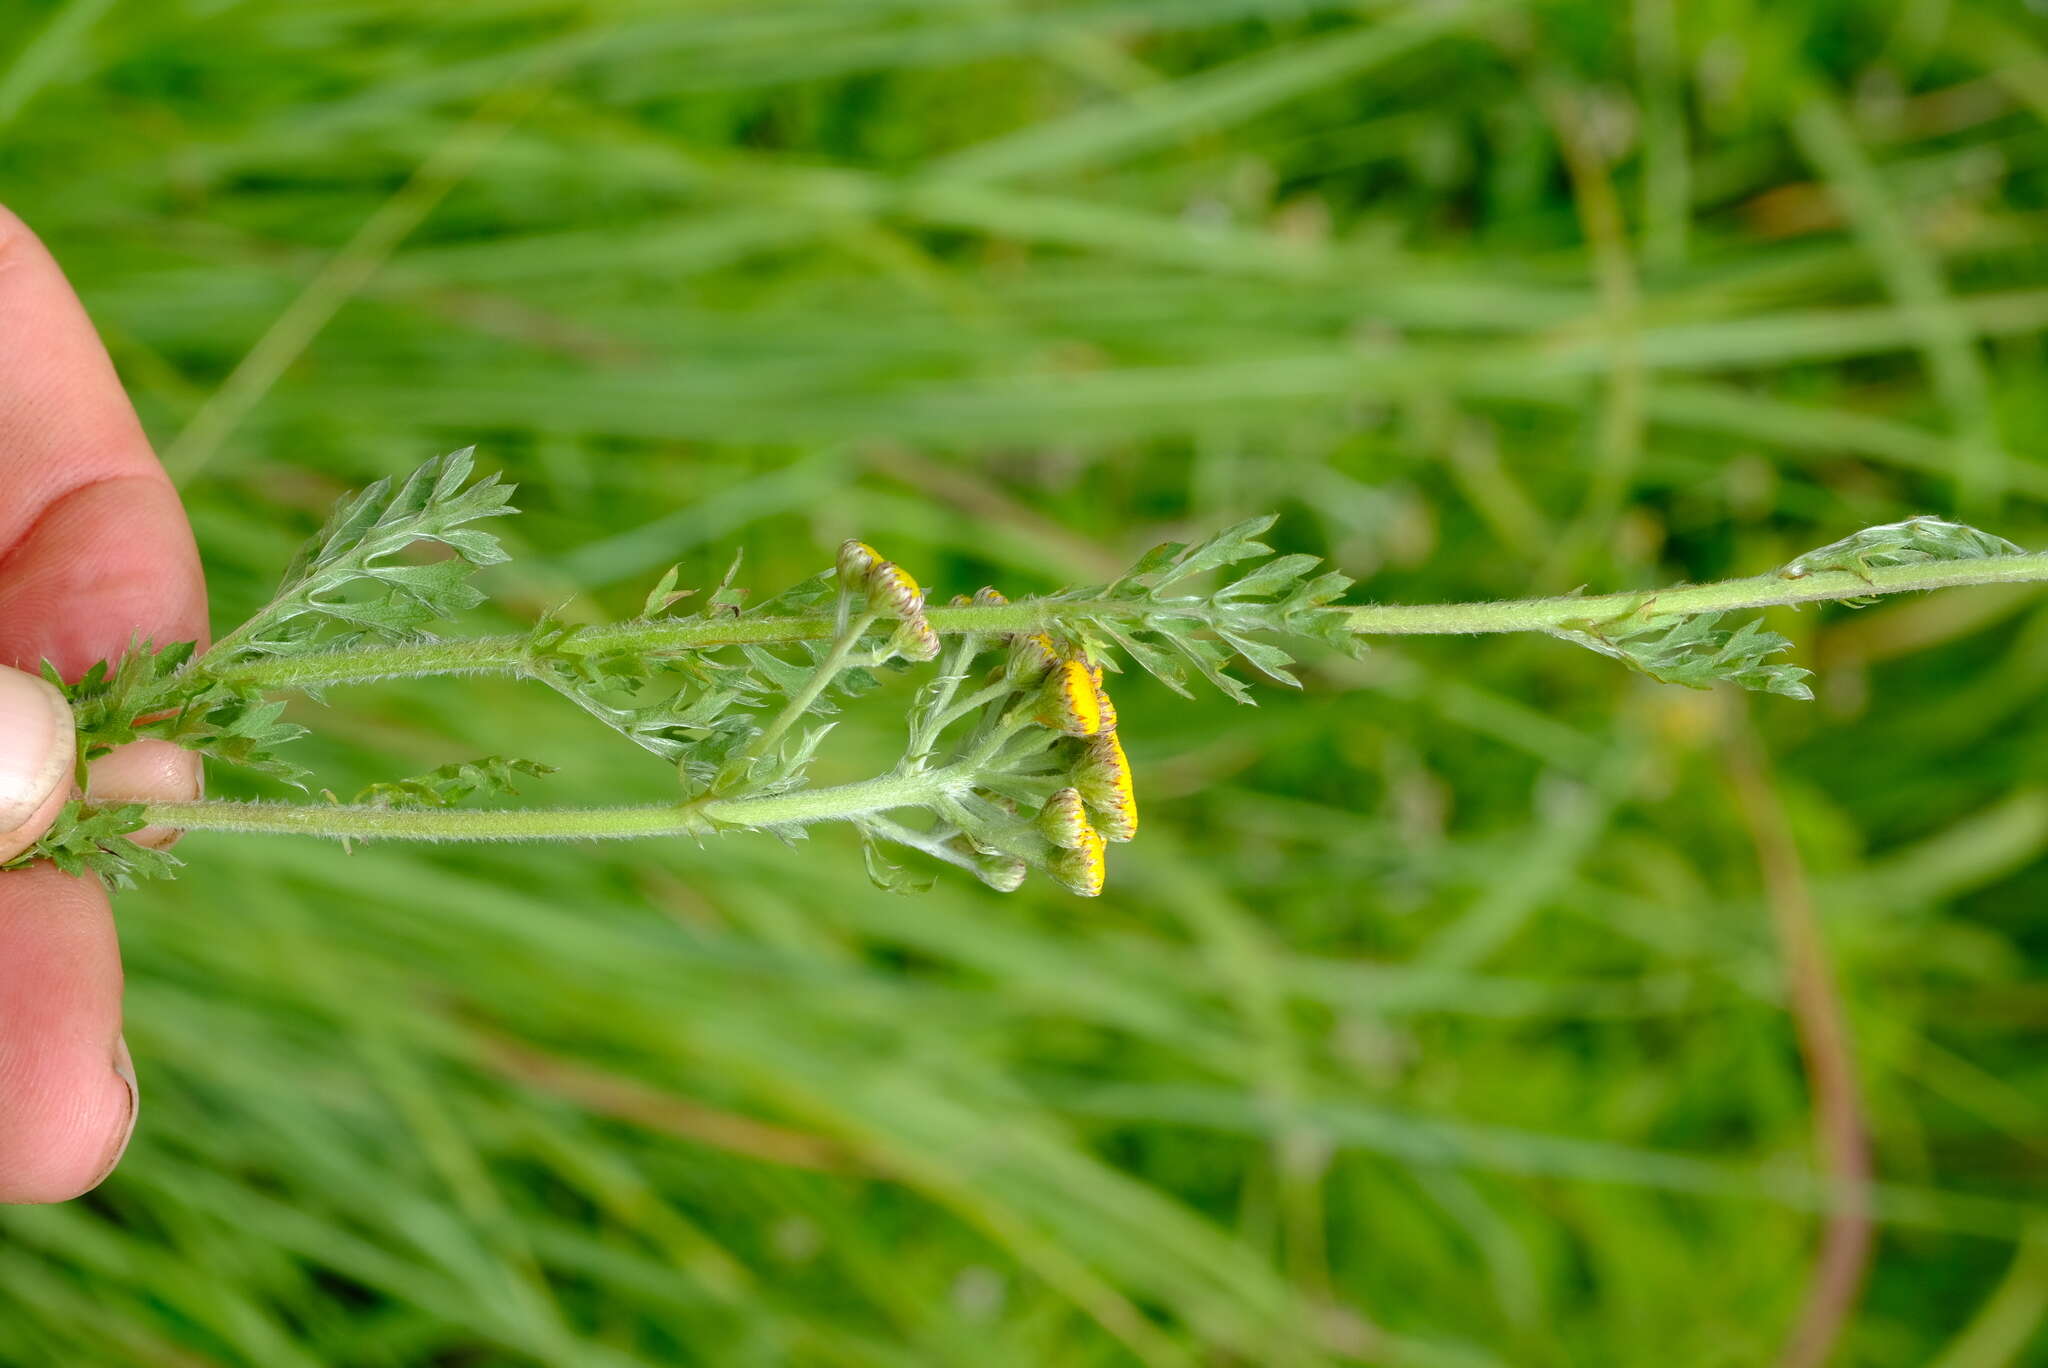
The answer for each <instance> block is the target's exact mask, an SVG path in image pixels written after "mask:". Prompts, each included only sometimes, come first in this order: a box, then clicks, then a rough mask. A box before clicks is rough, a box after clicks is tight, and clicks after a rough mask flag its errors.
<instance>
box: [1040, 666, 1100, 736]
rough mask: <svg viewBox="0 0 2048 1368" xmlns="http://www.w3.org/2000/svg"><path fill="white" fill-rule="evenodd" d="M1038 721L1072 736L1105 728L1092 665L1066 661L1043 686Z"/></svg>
mask: <svg viewBox="0 0 2048 1368" xmlns="http://www.w3.org/2000/svg"><path fill="white" fill-rule="evenodd" d="M1037 720H1038V721H1039V722H1041V723H1043V724H1044V725H1046V726H1048V727H1051V728H1052V729H1053V730H1054V731H1059V732H1065V733H1066V734H1067V735H1068V736H1093V735H1095V734H1096V733H1097V732H1099V731H1101V730H1102V703H1101V700H1100V699H1099V698H1098V697H1097V695H1096V692H1095V681H1094V680H1092V679H1090V678H1089V677H1088V667H1087V666H1086V665H1083V664H1082V663H1081V662H1080V661H1078V660H1063V661H1061V662H1060V663H1059V664H1058V665H1056V666H1054V667H1053V671H1052V673H1051V674H1049V675H1047V676H1046V677H1045V683H1044V684H1043V685H1041V686H1040V688H1039V700H1038V712H1037Z"/></svg>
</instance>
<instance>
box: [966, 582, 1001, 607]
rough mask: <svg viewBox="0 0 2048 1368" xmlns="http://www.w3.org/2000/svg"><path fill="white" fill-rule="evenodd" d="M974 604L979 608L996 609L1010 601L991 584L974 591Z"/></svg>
mask: <svg viewBox="0 0 2048 1368" xmlns="http://www.w3.org/2000/svg"><path fill="white" fill-rule="evenodd" d="M974 602H975V604H976V606H977V607H982V608H996V607H1000V606H1001V605H1003V604H1005V603H1008V602H1009V600H1008V599H1006V598H1004V597H1003V594H1002V591H1001V590H1000V589H997V588H996V587H995V586H994V585H992V584H991V585H984V586H982V587H981V588H979V589H977V590H975V591H974Z"/></svg>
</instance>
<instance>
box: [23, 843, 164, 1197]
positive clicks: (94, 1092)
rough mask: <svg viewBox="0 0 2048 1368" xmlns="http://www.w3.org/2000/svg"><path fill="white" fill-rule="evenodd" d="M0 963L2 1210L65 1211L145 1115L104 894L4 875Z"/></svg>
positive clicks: (39, 873) (53, 878) (26, 873)
mask: <svg viewBox="0 0 2048 1368" xmlns="http://www.w3.org/2000/svg"><path fill="white" fill-rule="evenodd" d="M0 964H5V965H6V966H7V968H8V972H7V973H6V974H4V975H0V1202H59V1201H64V1200H67V1199H69V1198H72V1197H76V1196H78V1195H79V1194H80V1193H82V1192H87V1191H89V1190H91V1189H92V1188H93V1187H94V1186H96V1185H97V1184H98V1183H99V1182H101V1181H102V1180H103V1179H104V1178H105V1177H106V1175H107V1174H108V1173H109V1172H110V1171H111V1170H112V1169H113V1167H114V1164H115V1163H116V1162H117V1161H118V1160H119V1158H120V1156H121V1153H122V1151H123V1150H124V1149H125V1148H126V1145H127V1141H128V1137H129V1135H130V1133H131V1131H132V1130H133V1127H134V1122H135V1117H136V1093H135V1090H134V1088H133V1087H132V1085H131V1084H130V1083H129V1082H128V1081H127V1078H125V1077H124V1076H123V1075H124V1070H123V1063H124V1054H123V1047H122V1044H121V965H120V954H119V948H118V945H117V943H116V940H115V935H114V923H113V917H112V914H111V912H110V911H109V909H108V906H107V900H106V895H105V893H104V892H103V891H102V890H101V889H100V887H99V885H98V884H97V883H96V882H94V881H92V880H89V879H73V878H69V877H67V876H65V875H62V874H59V873H57V872H56V871H55V870H53V869H49V868H35V869H28V870H22V871H19V872H16V873H12V874H7V875H4V876H0ZM126 1072H127V1073H128V1075H129V1076H131V1077H132V1068H131V1069H128V1070H127V1071H126Z"/></svg>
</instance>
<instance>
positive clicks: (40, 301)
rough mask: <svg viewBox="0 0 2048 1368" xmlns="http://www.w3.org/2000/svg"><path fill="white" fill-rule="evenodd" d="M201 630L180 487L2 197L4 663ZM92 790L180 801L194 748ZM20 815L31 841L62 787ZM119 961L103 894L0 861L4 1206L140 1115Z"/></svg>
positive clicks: (124, 768)
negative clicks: (125, 1036) (4, 867)
mask: <svg viewBox="0 0 2048 1368" xmlns="http://www.w3.org/2000/svg"><path fill="white" fill-rule="evenodd" d="M134 634H140V635H142V636H146V637H151V638H154V639H155V640H156V641H159V642H171V641H184V640H192V639H198V638H203V637H204V636H205V634H206V593H205V585H204V583H203V581H202V580H201V578H200V571H199V557H198V553H197V551H196V549H195V548H194V546H193V542H192V532H191V528H190V527H189V526H188V525H187V524H186V521H185V515H184V511H183V509H182V508H181V507H180V506H179V503H178V496H177V492H176V490H175V489H173V487H172V485H171V482H170V480H169V478H168V477H167V476H166V475H165V474H164V471H163V468H162V467H161V466H160V465H159V464H158V463H157V460H156V457H155V455H154V454H153V453H152V452H151V451H150V448H149V443H148V440H147V439H146V438H145V437H144V436H143V433H142V428H141V425H140V424H139V423H138V422H137V421H136V418H135V412H134V410H133V409H132V408H131V407H130V406H129V403H128V400H127V397H126V396H125V395H124V394H123V393H122V390H121V384H120V381H119V380H118V379H117V378H116V377H115V374H114V368H113V365H112V363H111V362H110V361H109V360H108V359H107V354H106V351H105V349H104V348H103V347H102V346H101V345H100V341H99V338H98V336H97V334H96V333H95V332H94V331H93V327H92V324H91V322H90V321H89V320H88V319H87V317H86V314H85V310H84V309H83V308H82V307H81V306H80V305H79V302H78V299H77V297H76V296H75V295H74V294H73V293H72V291H71V287H70V286H69V285H68V284H66V282H65V279H64V275H63V273H62V271H60V270H59V269H58V266H57V263H56V262H55V260H53V259H52V258H51V256H50V254H49V252H48V251H47V250H46V249H45V248H44V247H43V245H42V244H41V243H40V242H38V241H37V240H36V238H35V237H34V235H33V234H31V233H30V232H29V230H28V228H27V227H26V226H25V225H24V224H22V222H21V221H20V220H19V219H17V218H16V217H14V216H13V215H12V214H10V213H8V212H7V211H6V210H5V209H0V666H5V667H14V668H17V669H24V670H33V669H35V668H36V666H37V664H38V662H39V661H41V660H44V659H48V660H49V661H51V662H52V663H54V664H55V665H56V667H57V668H58V669H59V670H60V671H62V672H63V674H64V675H65V677H66V678H75V677H76V676H77V675H79V674H80V673H82V672H83V671H84V670H85V669H86V668H87V667H89V666H90V665H91V664H92V663H93V662H94V661H96V660H99V659H102V658H104V657H108V656H114V655H118V654H119V653H120V652H121V651H123V650H124V649H126V647H127V645H128V642H129V639H130V637H131V635H134ZM89 783H90V787H91V790H92V793H93V795H94V796H95V797H104V798H110V799H112V798H120V799H145V800H146V799H163V800H177V799H189V798H191V797H194V796H196V794H197V792H198V787H199V774H198V767H197V757H196V756H192V755H190V754H187V753H183V752H179V751H177V750H175V748H172V747H169V746H166V745H165V744H164V743H162V742H154V741H145V742H137V743H136V744H135V745H133V746H130V747H124V748H123V749H122V750H121V751H119V752H116V753H115V754H113V755H110V756H108V757H106V759H104V760H102V761H100V762H99V763H98V764H97V765H95V766H94V769H93V772H92V775H91V777H90V781H89ZM69 790H70V781H69V776H68V775H66V776H62V777H60V778H59V779H58V780H57V787H56V789H55V790H54V791H53V792H52V793H51V794H50V796H49V798H48V800H47V801H46V802H44V803H42V804H41V805H40V806H39V808H38V810H37V811H36V812H35V814H34V815H33V816H32V817H30V818H29V819H28V821H27V822H25V823H22V824H19V825H17V826H16V827H15V828H14V829H13V830H10V831H5V832H0V860H4V859H6V858H7V857H9V856H11V855H13V854H14V853H16V852H18V851H20V850H22V849H24V848H26V846H27V845H28V844H30V843H31V842H33V841H34V840H35V838H36V837H37V836H38V835H40V834H41V832H42V830H43V829H44V828H45V827H47V826H48V824H49V821H50V819H51V817H52V816H53V815H54V814H55V812H56V810H57V809H58V808H59V807H61V806H62V804H63V802H64V800H65V798H66V797H68V796H69ZM132 1079H133V1073H132V1068H131V1066H130V1065H129V1063H128V1055H127V1048H126V1046H125V1044H123V1042H122V1037H121V960H120V948H119V945H118V943H117V941H116V938H115V933H114V919H113V914H112V911H111V909H110V908H109V906H108V903H107V898H106V894H105V893H104V892H103V891H102V890H101V889H100V887H99V885H98V883H97V882H96V881H94V880H91V879H72V878H67V877H65V876H64V875H62V874H59V873H57V872H56V871H55V870H54V869H51V868H49V867H47V866H37V867H32V868H30V869H26V870H22V871H18V872H15V873H9V874H0V1202H52V1201H62V1200H64V1199H66V1198H70V1197H74V1196H76V1195H78V1194H79V1193H81V1192H84V1191H86V1190H88V1189H90V1188H92V1187H93V1186H95V1185H97V1184H98V1183H99V1182H100V1180H101V1179H103V1178H104V1177H106V1175H107V1173H108V1172H109V1171H110V1170H111V1169H112V1168H113V1166H114V1164H115V1163H116V1162H117V1161H118V1160H119V1158H120V1155H121V1152H122V1150H123V1149H124V1148H125V1146H126V1143H127V1139H128V1136H129V1134H130V1132H131V1130H132V1127H133V1124H134V1113H135V1092H134V1088H133V1084H132Z"/></svg>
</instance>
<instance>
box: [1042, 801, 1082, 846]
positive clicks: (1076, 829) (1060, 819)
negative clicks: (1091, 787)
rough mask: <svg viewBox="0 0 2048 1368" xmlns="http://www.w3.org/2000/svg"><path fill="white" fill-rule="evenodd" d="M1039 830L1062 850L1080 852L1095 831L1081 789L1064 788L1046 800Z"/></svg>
mask: <svg viewBox="0 0 2048 1368" xmlns="http://www.w3.org/2000/svg"><path fill="white" fill-rule="evenodd" d="M1038 829H1039V831H1040V832H1042V833H1044V835H1045V839H1046V840H1048V841H1051V842H1052V843H1053V844H1054V845H1056V846H1058V847H1060V849H1062V850H1079V849H1080V848H1081V847H1082V846H1083V845H1085V844H1087V840H1088V835H1089V833H1090V832H1092V831H1093V830H1094V827H1093V826H1092V825H1090V823H1089V821H1088V810H1087V808H1086V807H1085V806H1084V805H1083V804H1082V802H1081V791H1080V790H1079V789H1070V788H1063V789H1061V790H1060V791H1059V792H1058V793H1055V794H1054V795H1053V796H1052V797H1050V798H1048V799H1046V800H1045V806H1044V807H1043V808H1040V809H1039V812H1038Z"/></svg>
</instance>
